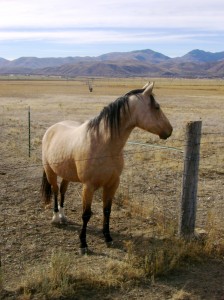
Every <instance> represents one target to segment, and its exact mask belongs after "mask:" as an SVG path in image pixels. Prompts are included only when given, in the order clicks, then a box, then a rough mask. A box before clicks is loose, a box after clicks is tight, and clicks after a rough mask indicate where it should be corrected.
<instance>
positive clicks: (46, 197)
mask: <svg viewBox="0 0 224 300" xmlns="http://www.w3.org/2000/svg"><path fill="white" fill-rule="evenodd" d="M41 193H42V200H43V202H44V204H45V205H48V204H50V202H51V195H52V191H51V185H50V183H49V182H48V180H47V175H46V172H45V171H44V172H43V177H42V185H41Z"/></svg>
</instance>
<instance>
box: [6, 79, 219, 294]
mask: <svg viewBox="0 0 224 300" xmlns="http://www.w3.org/2000/svg"><path fill="white" fill-rule="evenodd" d="M86 82H87V80H86V79H84V78H80V79H77V80H75V81H55V80H49V79H48V80H47V81H40V80H39V81H38V80H33V81H27V80H20V81H18V80H17V81H12V80H10V81H8V80H4V81H0V125H1V136H0V147H1V158H2V159H1V162H0V176H1V186H0V188H1V203H0V207H1V211H2V214H1V216H0V222H1V229H2V230H3V231H2V239H1V244H0V246H1V253H2V262H3V271H4V274H5V280H4V282H5V283H4V284H5V286H6V287H8V288H14V287H15V286H16V284H18V277H17V276H18V274H21V273H22V274H24V273H25V272H26V269H27V268H28V266H30V264H31V263H32V265H34V266H39V264H40V263H41V264H42V263H44V262H46V261H47V260H48V259H49V256H50V255H51V251H52V249H54V248H56V249H58V248H62V250H63V251H65V252H66V253H71V254H72V255H74V257H75V258H74V260H75V266H74V268H75V267H77V269H76V270H77V271H76V272H80V271H78V270H79V268H81V270H84V269H86V268H87V269H88V272H89V273H90V274H92V275H93V274H98V276H100V274H105V272H106V273H107V272H108V278H110V279H108V281H109V280H112V279H111V277H110V276H112V278H114V277H115V278H118V277H119V276H120V277H122V276H125V275H124V274H123V273H122V274H123V275H122V274H121V273H120V275H118V273H119V272H120V271H116V270H117V268H118V269H119V267H118V266H117V264H120V268H121V269H122V268H128V267H127V265H126V266H125V265H124V264H125V263H127V261H130V259H131V255H133V252H136V253H139V255H141V253H142V252H141V249H145V248H147V247H149V248H150V249H151V247H152V246H153V243H152V238H154V239H158V240H159V239H160V238H163V237H164V236H165V235H166V234H175V232H176V231H177V223H178V214H179V202H180V194H181V179H182V171H183V170H182V169H183V153H182V152H181V151H179V150H183V149H184V146H185V136H184V134H185V126H186V123H187V122H189V121H194V120H202V122H203V135H202V141H201V142H202V144H201V162H200V178H199V187H198V214H197V227H200V228H203V229H206V230H208V231H209V230H210V234H213V235H214V239H215V242H216V243H219V241H220V239H223V231H222V230H223V225H222V224H223V221H224V213H223V211H224V209H223V208H224V207H223V202H224V201H223V161H224V154H223V153H224V151H223V145H224V138H223V137H224V135H223V132H224V122H223V120H224V82H223V81H215V80H214V81H213V80H179V79H177V80H168V79H155V90H154V92H155V95H156V99H157V100H158V102H159V103H160V104H161V106H162V108H163V110H164V112H165V113H166V115H167V116H168V118H169V119H170V121H171V123H172V125H173V127H174V132H173V135H172V137H170V139H168V140H167V141H161V140H159V139H158V138H157V137H156V136H153V135H151V134H148V133H146V132H143V131H141V130H139V129H136V130H134V132H133V133H132V135H131V136H130V139H129V141H134V142H140V143H147V144H154V145H156V146H157V145H159V146H168V147H175V148H177V150H171V149H160V148H151V147H146V146H139V145H138V146H136V145H131V144H128V145H127V146H126V147H125V160H126V167H125V169H124V172H123V176H122V180H121V185H120V188H119V190H118V193H117V196H116V199H115V202H114V206H113V212H112V220H111V230H112V234H113V236H114V239H115V247H114V248H113V249H107V248H106V247H105V245H104V242H103V240H102V237H101V223H102V206H101V200H100V196H101V195H100V193H97V195H96V196H95V200H94V203H93V211H94V216H93V218H92V219H91V222H90V226H89V234H88V241H89V244H90V248H91V250H93V255H92V256H89V257H86V258H83V257H80V256H79V255H78V232H79V230H80V224H81V199H80V193H81V189H80V186H79V185H75V184H73V185H71V186H70V189H69V191H68V196H67V200H66V204H67V205H66V207H67V210H66V211H67V214H68V217H69V219H70V220H72V221H73V222H75V223H74V224H72V225H71V226H68V227H67V228H66V229H65V228H64V229H63V230H62V229H58V228H52V227H50V225H49V222H50V219H51V211H50V210H49V211H45V210H44V209H43V208H42V206H41V204H40V202H39V200H40V197H39V187H40V181H41V175H42V167H41V139H42V136H43V133H44V132H45V130H46V129H47V127H49V126H50V125H52V124H54V123H56V122H58V121H61V120H64V119H71V120H79V121H83V120H86V119H89V118H91V117H93V116H95V115H96V114H98V113H99V112H100V110H101V109H102V108H103V107H104V106H105V105H107V104H108V103H110V102H111V101H113V100H115V99H116V98H117V97H119V96H120V95H123V94H125V93H126V92H128V91H130V90H132V89H136V88H141V87H142V86H143V85H144V84H145V83H146V82H147V79H144V78H135V79H94V80H93V93H90V92H89V90H88V86H87V84H86ZM29 106H30V108H31V141H32V150H31V158H29V157H28V122H27V118H28V107H29ZM74 198H76V199H78V201H77V200H76V201H74ZM211 229H212V230H211ZM130 245H133V246H130ZM130 247H131V248H133V249H132V250H131V251H130ZM156 247H157V246H156ZM139 248H141V249H139ZM104 266H105V267H104ZM210 267H211V269H212V270H213V269H214V268H213V266H212V265H210ZM12 269H13V270H14V271H13V273H14V275H15V276H12ZM111 272H112V273H111ZM128 272H129V271H128ZM130 272H131V271H130ZM136 272H137V271H136ZM195 272H196V273H197V272H198V273H197V274H198V276H199V277H200V272H204V269H203V270H197V271H195ZM140 273H141V272H140ZM79 275H80V274H79ZM92 275H91V276H92ZM126 275H127V274H126ZM85 276H86V275H85ZM91 276H90V277H91ZM104 276H105V275H104ZM116 276H118V277H116ZM128 276H130V278H132V277H133V278H135V277H139V278H141V280H143V279H142V277H141V276H142V275H141V274H137V273H134V274H132V275H130V274H129V275H128ZM131 276H132V277H131ZM189 276H190V275H189ZM90 277H89V278H88V280H91V278H90ZM120 277H119V278H120ZM10 278H11V279H10ZM119 278H118V279H117V280H118V282H120V283H119V284H121V285H122V284H123V283H122V282H123V281H122V280H121V279H119ZM122 278H123V277H122ZM211 278H212V274H211V277H206V279H205V281H204V283H203V284H205V285H206V282H208V283H209V282H211V280H212V279H211ZM100 280H103V279H102V278H101V277H99V282H100ZM114 280H115V279H114ZM130 280H132V279H130ZM176 280H177V279H176V278H175V280H174V282H173V283H169V284H168V285H166V283H158V286H155V287H154V288H153V287H151V290H147V289H146V290H147V291H145V292H144V293H143V296H142V297H145V298H144V299H150V297H155V298H151V299H157V298H156V297H158V299H163V297H164V299H168V298H169V297H170V298H171V297H172V295H173V298H174V299H182V298H183V299H200V298H199V297H200V295H202V297H204V298H203V299H213V298H211V295H212V293H213V294H214V293H215V292H214V290H213V289H209V292H208V293H207V294H208V295H207V294H206V292H204V291H203V288H202V286H200V284H199V283H200V282H198V284H197V285H196V286H194V287H193V292H192V284H190V283H189V284H186V289H185V281H184V280H185V279H183V278H182V281H181V280H180V281H179V282H177V281H176ZM187 280H188V281H190V282H192V279H191V277H189V278H188V279H187V278H186V281H187ZM195 280H196V279H194V280H193V281H194V282H195ZM206 280H207V281H206ZM220 280H221V279H220V278H219V279H217V282H213V285H214V286H215V288H216V290H218V291H219V288H218V285H219V282H220ZM99 282H97V283H96V284H97V285H100V283H99ZM182 283H183V286H184V288H183V286H181V284H182ZM119 284H118V285H119ZM216 284H217V286H216ZM111 286H114V283H111ZM146 286H147V283H146V285H144V289H145V288H146ZM171 286H172V287H171ZM128 289H130V286H129V287H128ZM220 289H221V287H220ZM160 290H161V291H162V292H160ZM97 291H98V289H97ZM168 291H169V292H168ZM98 292H99V291H98ZM219 292H220V291H219ZM147 293H148V294H147ZM161 293H162V294H161ZM166 293H167V295H168V296H166ZM189 293H190V295H191V296H190V298H184V296H183V297H182V298H181V295H185V296H186V295H187V296H186V297H188V294H189ZM209 293H210V294H209ZM140 294H141V288H137V287H135V288H134V289H133V290H131V289H130V297H132V299H136V298H134V297H137V298H138V295H140ZM157 294H158V295H157ZM150 295H151V296H150ZM152 295H154V296H152ZM155 295H157V296H155ZM195 295H196V296H195ZM197 295H198V298H197ZM217 295H219V293H217ZM209 296H210V298H209ZM113 297H115V296H113ZM116 297H118V298H117V299H126V298H125V295H124V294H122V293H121V294H119V293H118V295H116ZM178 297H179V298H178ZM194 297H195V298H194ZM206 297H207V298H206ZM93 298H94V296H93ZM170 298H169V299H170ZM83 299H85V298H83ZM108 299H110V298H108ZM214 299H219V298H218V296H217V298H214Z"/></svg>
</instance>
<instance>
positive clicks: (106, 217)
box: [103, 208, 113, 243]
mask: <svg viewBox="0 0 224 300" xmlns="http://www.w3.org/2000/svg"><path fill="white" fill-rule="evenodd" d="M110 213H111V208H104V210H103V214H104V220H103V235H104V238H105V242H106V243H110V242H112V241H113V239H112V238H111V235H110Z"/></svg>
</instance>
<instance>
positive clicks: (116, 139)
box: [107, 116, 134, 153]
mask: <svg viewBox="0 0 224 300" xmlns="http://www.w3.org/2000/svg"><path fill="white" fill-rule="evenodd" d="M133 129H134V126H133V125H132V124H131V122H130V117H129V116H126V117H124V118H122V120H121V124H120V128H119V130H118V131H119V133H118V132H114V133H113V135H112V137H111V135H110V136H108V139H107V143H108V145H109V146H110V147H111V151H112V152H114V153H120V152H122V150H123V148H124V146H125V144H126V142H127V140H128V138H129V136H130V134H131V132H132V130H133Z"/></svg>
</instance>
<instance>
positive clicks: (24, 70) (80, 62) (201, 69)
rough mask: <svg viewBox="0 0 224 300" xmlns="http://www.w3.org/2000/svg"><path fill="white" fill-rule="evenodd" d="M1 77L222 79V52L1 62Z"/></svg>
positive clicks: (118, 54)
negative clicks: (28, 75) (4, 75)
mask: <svg viewBox="0 0 224 300" xmlns="http://www.w3.org/2000/svg"><path fill="white" fill-rule="evenodd" d="M0 74H21V75H23V74H30V75H34V74H38V75H58V76H65V77H74V76H110V77H130V76H147V77H192V78H194V77H206V78H213V77H218V78H224V52H218V53H211V52H205V51H203V50H192V51H190V52H189V53H187V54H185V55H184V56H182V57H176V58H170V57H168V56H166V55H164V54H161V53H159V52H155V51H153V50H150V49H145V50H136V51H131V52H112V53H107V54H103V55H100V56H97V57H89V56H88V57H78V56H76V57H64V58H63V57H59V58H53V57H49V58H37V57H21V58H18V59H15V60H12V61H9V60H6V59H4V58H0Z"/></svg>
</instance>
